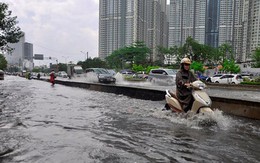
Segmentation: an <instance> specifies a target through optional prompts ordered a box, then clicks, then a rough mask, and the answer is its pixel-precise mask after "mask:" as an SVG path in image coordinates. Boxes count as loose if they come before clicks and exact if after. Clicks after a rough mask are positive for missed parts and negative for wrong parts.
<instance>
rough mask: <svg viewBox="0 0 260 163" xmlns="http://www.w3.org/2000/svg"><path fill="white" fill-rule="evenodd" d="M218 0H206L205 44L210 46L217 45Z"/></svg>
mask: <svg viewBox="0 0 260 163" xmlns="http://www.w3.org/2000/svg"><path fill="white" fill-rule="evenodd" d="M219 1H220V0H206V2H207V3H206V21H205V25H206V31H205V44H206V45H210V46H211V47H215V48H216V47H218V45H219V12H220V8H219V7H220V6H219V4H220V2H219Z"/></svg>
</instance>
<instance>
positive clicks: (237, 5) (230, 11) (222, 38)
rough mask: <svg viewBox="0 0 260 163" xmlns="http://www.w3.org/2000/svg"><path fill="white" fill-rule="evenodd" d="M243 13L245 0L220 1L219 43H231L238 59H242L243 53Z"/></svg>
mask: <svg viewBox="0 0 260 163" xmlns="http://www.w3.org/2000/svg"><path fill="white" fill-rule="evenodd" d="M242 15H243V0H224V1H220V16H219V45H221V44H224V43H227V44H229V45H231V46H232V48H233V52H234V54H235V55H236V56H234V57H235V59H236V60H241V54H242V35H243V32H242Z"/></svg>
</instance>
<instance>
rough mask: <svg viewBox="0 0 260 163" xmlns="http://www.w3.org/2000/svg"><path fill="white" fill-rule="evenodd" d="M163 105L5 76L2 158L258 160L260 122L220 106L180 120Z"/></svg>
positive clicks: (140, 162)
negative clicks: (206, 113) (211, 113)
mask: <svg viewBox="0 0 260 163" xmlns="http://www.w3.org/2000/svg"><path fill="white" fill-rule="evenodd" d="M163 107H164V101H149V100H139V99H133V98H129V97H126V96H123V95H116V94H109V93H104V92H96V91H91V90H85V89H80V88H72V87H66V86H63V85H55V86H54V87H52V86H51V84H50V83H47V82H44V81H37V80H26V79H23V78H19V77H13V76H6V77H5V80H4V81H0V109H1V112H0V162H1V163H9V162H37V163H38V162H39V163H41V162H42V163H46V162H48V163H49V162H51V163H52V162H55V163H59V162H70V163H74V162H75V163H81V162H104V163H110V162H111V163H117V162H118V163H122V162H123V163H125V162H126V163H128V162H130V163H134V162H136V163H147V162H253V163H254V162H255V163H257V162H260V123H259V122H260V121H259V120H251V119H244V118H241V117H234V116H230V115H225V114H224V113H222V112H221V111H219V110H216V111H215V115H214V116H213V117H204V116H201V115H198V116H197V117H193V118H185V117H184V116H180V115H179V116H177V115H175V114H173V113H170V112H166V111H162V108H163ZM208 120H210V121H208ZM212 121H214V122H215V123H212Z"/></svg>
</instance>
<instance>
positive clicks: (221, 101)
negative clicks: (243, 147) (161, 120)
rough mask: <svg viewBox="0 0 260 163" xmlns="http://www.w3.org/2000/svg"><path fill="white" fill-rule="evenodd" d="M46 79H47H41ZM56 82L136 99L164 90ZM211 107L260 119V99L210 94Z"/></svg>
mask: <svg viewBox="0 0 260 163" xmlns="http://www.w3.org/2000/svg"><path fill="white" fill-rule="evenodd" d="M42 80H45V81H48V79H42ZM56 84H62V85H66V86H71V87H79V88H84V89H89V90H95V91H101V92H107V93H115V94H122V95H125V96H129V97H132V98H137V99H144V100H152V101H162V100H164V99H165V97H164V96H165V91H162V90H155V89H148V88H140V87H134V86H120V85H115V84H100V83H85V82H75V81H64V80H56ZM211 99H212V102H213V103H212V108H213V109H214V108H217V109H219V110H222V111H223V112H225V113H228V114H232V115H236V116H242V117H247V118H252V119H259V120H260V101H247V100H240V99H230V98H222V97H214V96H211Z"/></svg>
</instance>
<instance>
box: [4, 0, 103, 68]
mask: <svg viewBox="0 0 260 163" xmlns="http://www.w3.org/2000/svg"><path fill="white" fill-rule="evenodd" d="M2 2H5V3H7V4H8V5H9V10H11V11H12V16H17V20H18V21H19V23H18V26H19V27H20V28H21V29H22V31H24V32H25V41H26V42H29V43H32V44H33V47H34V54H44V56H45V57H56V58H57V59H58V61H59V62H62V63H65V61H67V62H68V61H73V62H74V63H76V62H77V61H80V60H84V59H85V54H84V53H87V52H88V55H89V57H91V58H94V57H98V21H99V15H98V14H99V11H98V10H99V0H2ZM81 51H82V52H83V53H82V52H81ZM41 63H42V64H43V63H44V61H40V62H38V64H41Z"/></svg>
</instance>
